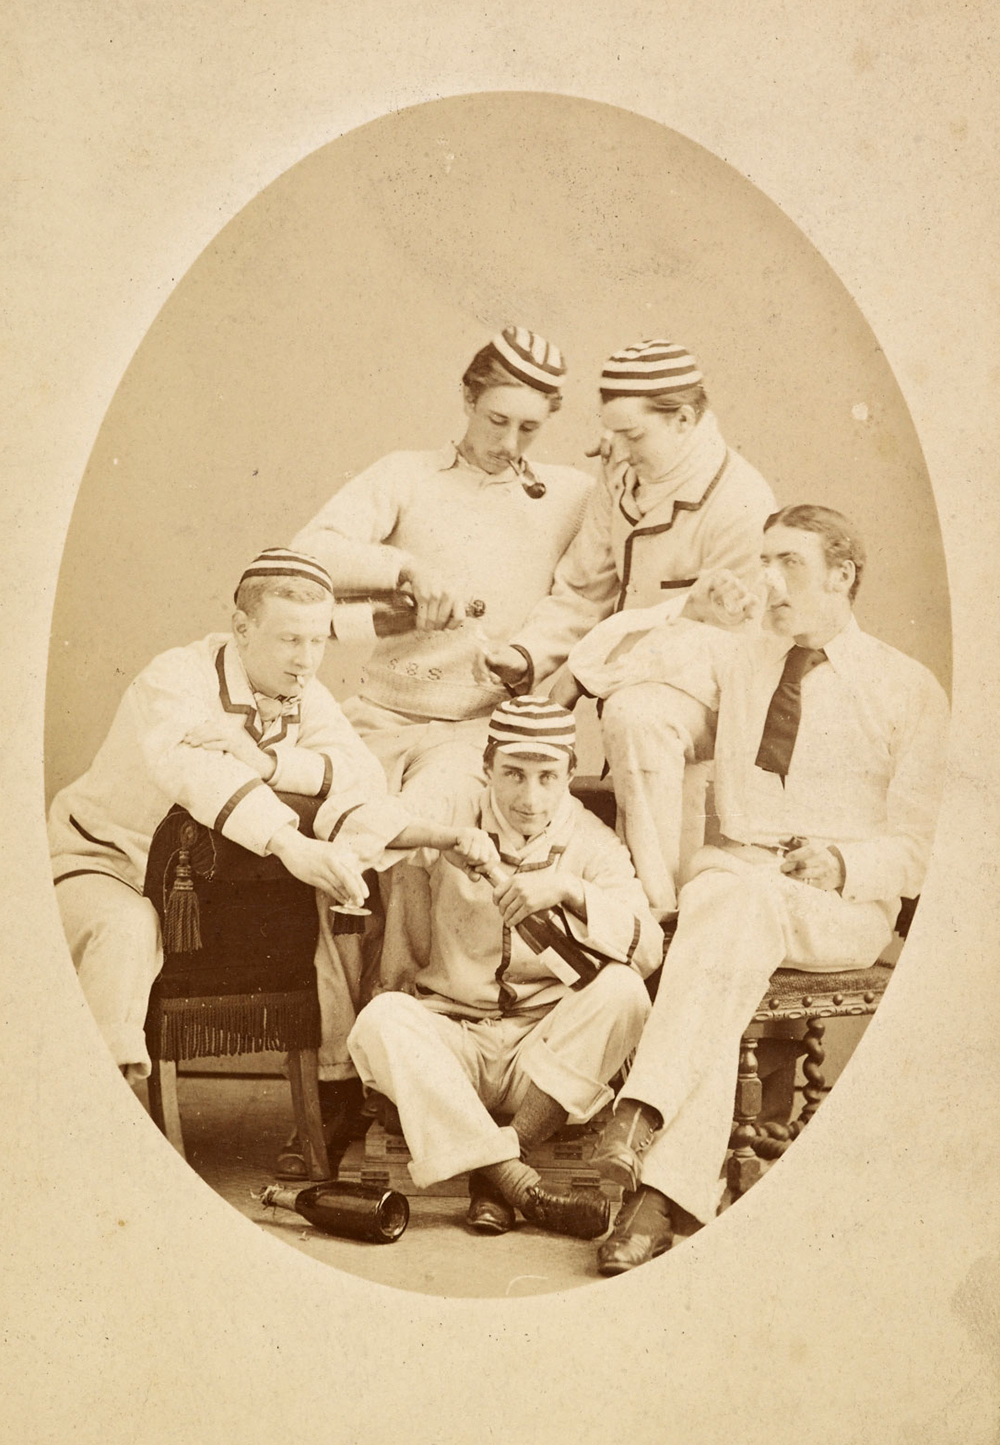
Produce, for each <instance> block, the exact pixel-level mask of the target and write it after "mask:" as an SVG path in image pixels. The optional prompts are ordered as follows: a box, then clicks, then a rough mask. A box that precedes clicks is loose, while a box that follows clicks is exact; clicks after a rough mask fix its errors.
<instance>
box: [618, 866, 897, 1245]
mask: <svg viewBox="0 0 1000 1445" xmlns="http://www.w3.org/2000/svg"><path fill="white" fill-rule="evenodd" d="M778 862H779V860H778V858H777V857H776V855H774V854H773V853H770V852H767V851H765V850H763V849H757V848H753V847H751V846H748V847H743V846H741V845H738V844H732V845H727V846H726V847H725V848H714V847H712V848H704V849H702V850H701V852H700V853H699V854H698V855H697V857H696V859H695V861H694V867H695V869H696V875H695V876H694V877H693V878H692V879H691V881H690V882H689V883H687V884H686V885H685V886H684V888H682V890H681V895H680V916H679V920H678V925H677V932H676V934H675V935H674V939H673V942H672V943H671V945H670V948H669V949H668V951H667V956H666V959H665V961H664V964H663V972H662V975H661V978H660V985H659V989H658V991H657V995H656V1002H655V1004H654V1005H653V1011H652V1013H651V1015H650V1018H649V1022H648V1023H647V1025H646V1028H645V1030H644V1032H643V1035H642V1040H641V1042H640V1044H639V1049H638V1052H637V1054H636V1058H635V1062H634V1064H633V1066H632V1071H631V1073H630V1074H629V1076H628V1080H627V1082H626V1084H625V1088H624V1089H623V1091H622V1093H623V1095H624V1096H625V1097H627V1098H630V1099H640V1100H642V1101H643V1102H645V1103H647V1104H652V1105H653V1106H654V1108H656V1109H658V1110H659V1111H660V1113H661V1115H662V1116H663V1121H664V1127H663V1129H662V1131H661V1132H660V1133H659V1134H658V1135H657V1136H656V1139H655V1140H654V1142H653V1144H652V1146H651V1148H650V1149H649V1152H648V1153H647V1154H646V1156H645V1158H644V1160H643V1169H642V1178H643V1182H644V1183H646V1184H649V1185H652V1187H653V1188H654V1189H659V1190H660V1191H661V1192H662V1193H663V1194H665V1195H667V1197H668V1198H670V1199H672V1200H674V1201H675V1202H676V1203H677V1204H679V1205H681V1206H682V1208H684V1209H686V1210H688V1211H689V1212H690V1213H691V1214H693V1215H694V1216H695V1217H696V1218H697V1219H700V1220H702V1221H703V1222H707V1221H708V1220H709V1219H711V1218H713V1216H714V1215H715V1213H716V1211H717V1209H718V1205H719V1200H720V1197H721V1193H722V1186H721V1183H720V1178H719V1176H720V1173H721V1170H722V1166H723V1164H724V1162H725V1157H726V1151H727V1149H728V1146H729V1135H730V1132H731V1127H732V1117H733V1100H734V1097H735V1092H736V1075H737V1071H738V1066H739V1044H740V1038H741V1036H742V1034H743V1030H744V1029H745V1028H746V1026H747V1023H748V1021H749V1020H750V1018H752V1016H753V1013H754V1011H755V1009H756V1007H757V1004H758V1003H759V1002H760V1000H761V998H762V997H763V994H764V991H765V989H766V988H767V982H768V979H769V978H770V976H771V974H772V973H773V972H774V970H775V969H776V968H779V967H780V966H781V965H782V964H786V965H788V966H790V967H795V968H800V969H813V970H819V971H823V970H827V969H833V968H836V969H847V968H869V967H870V966H871V965H872V964H873V963H874V962H875V961H876V959H877V958H878V956H879V953H880V952H881V951H882V949H883V948H884V947H885V945H886V943H888V941H889V939H890V938H891V936H892V930H891V928H890V926H889V923H888V921H887V918H886V913H885V910H884V909H883V908H882V907H881V906H880V905H879V904H878V903H847V902H845V901H844V899H842V898H841V897H840V895H839V894H838V893H833V892H828V891H825V890H823V889H818V888H812V887H810V886H809V885H808V884H805V883H800V882H798V881H797V880H795V879H792V878H788V877H786V875H785V874H783V873H781V872H779V870H778Z"/></svg>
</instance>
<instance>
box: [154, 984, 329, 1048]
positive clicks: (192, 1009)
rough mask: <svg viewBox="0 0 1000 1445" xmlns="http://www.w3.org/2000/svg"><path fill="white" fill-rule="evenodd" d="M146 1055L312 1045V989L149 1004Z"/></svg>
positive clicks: (315, 1009)
mask: <svg viewBox="0 0 1000 1445" xmlns="http://www.w3.org/2000/svg"><path fill="white" fill-rule="evenodd" d="M146 1041H147V1044H148V1047H149V1051H150V1054H151V1055H152V1056H153V1057H154V1058H159V1059H175V1060H180V1059H204V1058H212V1057H216V1056H218V1055H221V1054H255V1053H264V1052H267V1051H269V1050H273V1049H314V1048H318V1047H319V1042H320V1018H319V1003H318V1001H317V998H316V995H315V993H258V994H234V995H232V996H231V997H218V996H217V997H214V998H213V997H208V998H171V999H162V1000H156V1001H154V1002H153V1004H152V1006H151V1008H150V1012H149V1017H148V1018H147V1020H146Z"/></svg>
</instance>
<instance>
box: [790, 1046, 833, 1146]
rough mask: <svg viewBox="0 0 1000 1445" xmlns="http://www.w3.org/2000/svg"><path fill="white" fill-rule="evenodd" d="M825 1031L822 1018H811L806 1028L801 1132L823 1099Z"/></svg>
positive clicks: (799, 1118) (800, 1115) (799, 1121)
mask: <svg viewBox="0 0 1000 1445" xmlns="http://www.w3.org/2000/svg"><path fill="white" fill-rule="evenodd" d="M825 1033H826V1024H825V1023H824V1022H823V1020H822V1019H810V1020H809V1027H808V1028H807V1029H806V1032H805V1037H804V1039H803V1043H804V1044H805V1049H806V1059H805V1063H804V1064H803V1065H802V1072H803V1074H804V1075H805V1080H806V1082H805V1088H804V1089H803V1090H802V1095H803V1099H804V1102H803V1105H802V1109H801V1111H800V1113H799V1117H798V1120H797V1123H798V1126H799V1127H798V1130H797V1131H796V1132H801V1131H802V1130H803V1129H804V1128H805V1126H806V1125H807V1124H808V1123H809V1120H810V1119H811V1118H812V1116H813V1115H814V1114H815V1112H816V1110H817V1109H818V1108H819V1106H820V1104H821V1103H822V1101H823V1094H824V1093H825V1084H826V1080H825V1079H824V1077H823V1068H822V1065H823V1062H824V1060H825V1059H826V1050H825V1049H824V1048H823V1036H824V1034H825Z"/></svg>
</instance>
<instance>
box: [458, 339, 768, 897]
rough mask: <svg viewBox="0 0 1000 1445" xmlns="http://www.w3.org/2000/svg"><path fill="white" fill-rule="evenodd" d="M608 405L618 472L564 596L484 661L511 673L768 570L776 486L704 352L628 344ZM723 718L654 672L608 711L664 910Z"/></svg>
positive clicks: (637, 835)
mask: <svg viewBox="0 0 1000 1445" xmlns="http://www.w3.org/2000/svg"><path fill="white" fill-rule="evenodd" d="M601 403H602V407H601V417H602V421H603V423H604V427H605V436H606V437H607V438H608V439H609V447H608V448H607V449H606V450H607V456H606V459H605V467H604V475H603V477H602V479H601V481H600V482H599V483H598V484H597V486H596V487H595V488H594V491H593V492H592V494H591V498H590V502H589V504H588V507H587V512H586V514H585V516H584V520H583V522H582V524H581V526H580V530H579V532H578V533H577V536H576V538H575V540H574V542H573V544H572V546H571V547H570V548H569V550H568V551H567V553H566V555H565V557H564V558H563V559H562V561H561V562H560V564H559V566H558V568H557V569H556V576H555V581H554V583H553V586H552V592H551V595H550V596H549V597H547V598H546V599H545V600H544V601H542V602H540V603H539V604H538V605H537V606H536V607H535V608H534V610H533V611H532V613H531V616H530V617H529V618H528V620H527V622H526V623H525V624H524V626H523V627H522V628H521V629H520V630H519V631H517V632H516V633H514V634H513V636H512V638H511V640H510V642H509V644H508V645H507V646H506V647H503V648H496V649H495V650H493V651H491V652H488V653H486V654H485V656H484V658H483V661H482V664H481V665H482V666H484V667H486V668H487V669H489V670H492V671H493V672H494V673H496V674H497V675H498V676H502V677H504V678H506V679H507V680H509V681H514V682H516V681H518V680H519V678H520V676H521V675H524V676H525V677H526V678H527V681H528V683H529V684H530V683H531V681H532V680H533V679H534V678H537V679H542V678H544V677H547V676H548V675H549V674H550V673H551V672H552V671H553V670H554V669H555V668H556V667H558V666H559V664H560V663H561V662H563V660H564V659H565V657H566V655H567V653H568V652H569V651H570V649H571V647H572V646H573V644H574V643H575V642H577V641H578V640H579V639H580V638H581V637H582V636H583V635H584V634H585V633H586V632H588V631H589V630H590V628H592V627H593V626H595V624H597V623H599V622H600V621H602V619H604V618H606V617H608V616H609V614H611V613H613V612H615V613H617V612H622V611H623V610H631V609H633V608H641V609H647V608H651V607H653V606H654V605H655V606H658V607H660V608H661V610H662V616H663V617H666V616H671V615H675V614H676V613H678V612H680V610H681V608H682V606H683V605H684V600H685V598H686V596H687V594H688V592H689V591H690V588H691V587H692V585H693V584H694V581H695V579H696V578H697V577H699V576H700V575H701V573H703V572H705V571H714V570H717V569H719V568H727V569H729V570H730V571H733V572H735V573H736V574H737V575H738V576H739V577H740V578H742V580H743V581H745V582H750V581H752V580H755V579H756V578H757V576H758V573H759V563H758V560H757V541H758V538H759V537H760V529H761V527H762V526H763V524H764V519H765V517H767V515H768V513H769V512H771V511H772V510H773V508H774V497H773V496H772V494H771V489H770V488H769V487H768V485H767V483H766V482H765V481H764V479H763V477H762V476H761V475H760V474H759V473H758V472H757V471H756V470H755V469H754V468H753V467H752V466H751V465H750V463H749V462H747V461H745V460H744V458H743V457H741V456H740V455H739V454H738V453H737V452H735V451H734V450H733V449H732V448H731V447H728V446H727V445H726V442H725V440H724V439H723V437H722V434H721V432H720V430H719V426H718V422H717V421H716V418H715V416H714V414H713V413H712V412H711V411H710V410H709V409H708V403H707V398H706V395H705V389H704V384H703V378H702V373H701V369H700V367H699V366H698V364H697V362H696V361H695V359H694V357H693V356H691V355H690V353H689V352H688V351H687V350H686V349H685V348H684V347H683V346H680V345H677V344H676V343H673V342H670V341H643V342H640V343H638V344H637V345H635V346H627V347H625V348H623V349H622V350H621V351H616V352H615V353H614V355H613V356H611V357H609V359H608V360H607V362H606V363H605V366H604V370H603V372H602V374H601ZM519 653H520V654H521V656H520V658H519V656H518V654H519ZM553 696H554V697H558V698H559V700H560V701H561V702H563V703H565V704H566V705H567V706H572V705H573V703H574V702H575V700H576V697H578V696H579V690H578V689H575V688H573V686H572V684H571V682H567V681H565V680H562V679H561V680H560V682H559V683H558V684H557V689H556V690H555V691H553ZM713 723H714V718H713V716H712V714H711V711H710V709H708V708H707V707H706V706H705V705H704V703H703V702H702V701H701V700H700V699H699V698H697V697H693V696H691V695H689V694H686V693H685V692H684V691H683V690H682V689H680V688H674V689H673V690H672V691H670V692H669V693H668V692H666V691H665V690H664V689H663V688H661V687H657V686H655V685H653V684H649V683H637V684H636V685H635V686H634V687H633V688H631V689H630V690H629V691H628V692H627V693H625V692H623V693H619V694H616V695H615V696H614V697H612V698H611V699H610V700H609V701H608V702H607V704H606V705H605V707H604V709H603V712H602V716H601V729H602V737H603V742H604V751H605V756H606V757H607V760H608V764H609V767H610V770H611V778H612V782H613V783H614V788H615V798H616V800H617V804H618V831H619V833H620V834H621V836H622V837H623V838H624V839H625V842H626V843H627V844H628V847H629V851H630V852H631V854H632V861H633V862H634V864H635V869H636V872H637V873H638V875H639V878H640V879H641V880H642V884H643V887H644V888H645V889H646V895H647V897H648V899H649V902H650V905H651V907H652V908H653V911H654V913H657V914H658V915H660V916H666V915H670V914H672V913H673V912H674V911H675V910H676V907H677V894H676V882H677V874H678V871H679V865H680V847H681V814H682V787H683V783H684V771H685V765H686V764H687V763H690V762H693V761H695V760H696V759H701V758H706V757H708V756H710V755H711V747H712V729H713Z"/></svg>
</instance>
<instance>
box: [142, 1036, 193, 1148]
mask: <svg viewBox="0 0 1000 1445" xmlns="http://www.w3.org/2000/svg"><path fill="white" fill-rule="evenodd" d="M152 1064H153V1067H152V1072H151V1073H150V1075H149V1086H148V1087H149V1112H150V1116H151V1118H152V1120H153V1123H154V1124H155V1125H156V1127H157V1128H158V1129H159V1130H160V1131H161V1132H162V1133H164V1134H166V1136H167V1138H168V1140H169V1141H170V1143H171V1144H172V1145H173V1146H174V1148H175V1149H176V1150H177V1152H178V1154H179V1155H180V1156H181V1158H182V1159H186V1158H187V1155H186V1154H185V1153H184V1135H183V1133H182V1132H181V1111H180V1107H179V1105H178V1103H177V1065H176V1063H175V1062H174V1060H173V1059H153V1061H152Z"/></svg>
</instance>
